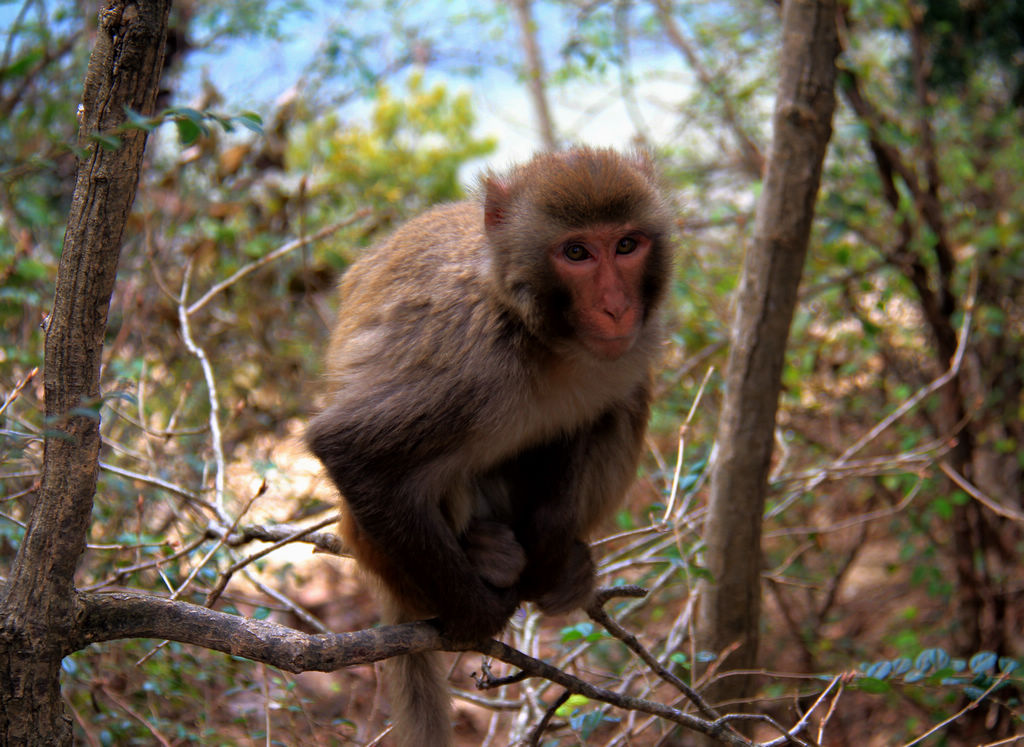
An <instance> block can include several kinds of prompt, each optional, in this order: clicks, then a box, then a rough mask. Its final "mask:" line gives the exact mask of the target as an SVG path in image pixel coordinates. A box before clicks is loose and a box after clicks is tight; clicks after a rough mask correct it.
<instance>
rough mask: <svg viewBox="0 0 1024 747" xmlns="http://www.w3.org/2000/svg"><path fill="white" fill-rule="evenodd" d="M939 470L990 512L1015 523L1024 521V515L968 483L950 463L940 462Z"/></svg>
mask: <svg viewBox="0 0 1024 747" xmlns="http://www.w3.org/2000/svg"><path fill="white" fill-rule="evenodd" d="M939 469H941V470H942V471H943V472H944V473H945V475H946V477H948V478H949V479H950V480H952V481H953V482H955V483H956V484H957V485H958V486H959V487H960V488H962V489H963V490H964V492H966V493H967V494H968V495H969V496H971V497H972V498H973V499H974V500H976V501H977V502H978V503H980V504H981V505H983V506H984V507H985V508H987V509H988V510H989V511H992V512H993V513H995V514H998V515H999V516H1002V517H1003V518H1004V519H1012V520H1013V521H1024V513H1021V512H1020V511H1017V510H1016V509H1013V508H1009V507H1008V506H1004V505H1002V504H1001V503H999V502H998V501H996V500H994V499H992V498H990V497H989V496H987V495H985V494H984V493H983V492H981V491H980V490H979V489H978V488H977V487H975V486H974V485H972V484H971V483H970V482H968V481H967V478H966V477H964V476H963V475H961V474H960V473H959V472H957V471H956V469H955V468H954V467H953V465H951V464H950V463H949V462H946V461H942V462H939Z"/></svg>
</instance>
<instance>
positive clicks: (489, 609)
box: [439, 581, 519, 643]
mask: <svg viewBox="0 0 1024 747" xmlns="http://www.w3.org/2000/svg"><path fill="white" fill-rule="evenodd" d="M475 586H478V588H477V589H472V590H471V589H469V588H465V589H459V590H457V593H458V595H459V603H458V607H457V608H456V609H452V610H450V611H445V610H442V611H441V619H440V621H439V627H440V628H441V635H443V636H445V637H446V638H450V639H451V640H453V641H458V642H461V643H475V642H477V641H480V640H483V639H484V638H490V637H491V636H493V635H497V634H498V633H500V632H501V629H502V628H504V627H505V624H506V623H508V619H509V618H510V617H512V613H513V612H515V611H516V607H518V606H519V597H518V595H517V594H516V591H515V590H514V589H498V588H495V587H493V586H491V585H489V584H487V583H485V582H484V581H480V582H479V584H478V585H475ZM455 591H456V590H453V592H455Z"/></svg>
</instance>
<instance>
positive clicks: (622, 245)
mask: <svg viewBox="0 0 1024 747" xmlns="http://www.w3.org/2000/svg"><path fill="white" fill-rule="evenodd" d="M634 251H636V239H634V238H632V237H630V236H623V237H622V238H621V239H619V243H618V244H616V246H615V253H616V254H632V253H633V252H634Z"/></svg>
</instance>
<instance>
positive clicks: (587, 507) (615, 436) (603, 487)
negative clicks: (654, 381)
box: [521, 385, 650, 613]
mask: <svg viewBox="0 0 1024 747" xmlns="http://www.w3.org/2000/svg"><path fill="white" fill-rule="evenodd" d="M649 401H650V395H649V391H648V387H647V386H646V385H643V386H640V387H638V388H637V389H636V390H635V391H634V392H633V393H632V394H631V396H630V397H629V398H628V399H626V400H625V401H623V402H621V403H619V404H617V405H616V406H614V407H613V408H611V409H610V410H608V411H606V412H605V413H604V414H602V415H601V416H600V417H599V418H597V420H596V421H594V422H593V423H592V424H590V425H588V426H587V427H585V428H581V429H580V430H579V431H578V432H576V433H575V434H573V435H572V436H571V437H570V438H569V440H568V443H566V444H564V445H563V446H562V449H564V451H563V450H562V449H559V451H561V454H560V455H559V456H558V457H557V461H558V464H559V470H558V471H557V472H556V473H555V474H554V475H552V477H553V478H554V479H551V480H550V481H549V483H548V484H547V485H544V486H536V487H535V495H537V496H538V498H539V500H538V503H537V504H536V505H535V507H534V508H533V510H532V511H531V512H530V513H529V516H528V523H527V524H526V525H525V527H524V528H523V530H521V534H522V537H523V542H524V544H525V545H526V553H527V558H528V563H527V567H526V569H525V571H524V572H523V575H522V591H523V598H525V599H532V600H534V601H536V602H537V603H538V604H539V605H540V607H541V609H543V610H544V611H545V612H548V613H559V612H565V611H567V610H570V609H573V608H575V607H580V606H583V605H585V604H586V603H587V602H588V601H589V599H590V595H591V593H592V591H593V587H594V583H595V579H594V571H595V568H594V562H593V559H592V558H591V554H590V548H589V547H588V545H587V539H588V538H589V536H590V534H591V532H593V531H594V530H595V529H596V528H597V526H598V525H599V524H600V523H601V522H602V521H603V520H604V519H605V518H606V517H607V516H608V515H609V514H610V513H611V512H612V511H614V510H615V508H616V507H617V506H618V505H619V504H620V503H621V501H622V498H623V496H624V495H625V493H626V491H627V490H628V488H629V486H630V484H631V483H632V482H633V479H634V477H635V475H636V468H637V464H638V462H639V459H640V453H641V448H642V446H643V435H644V431H645V429H646V425H647V418H648V414H649Z"/></svg>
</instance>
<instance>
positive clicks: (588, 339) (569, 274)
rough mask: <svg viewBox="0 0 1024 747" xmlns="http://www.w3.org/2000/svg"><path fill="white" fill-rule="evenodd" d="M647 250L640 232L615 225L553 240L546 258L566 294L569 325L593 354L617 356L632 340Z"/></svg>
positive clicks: (639, 311)
mask: <svg viewBox="0 0 1024 747" xmlns="http://www.w3.org/2000/svg"><path fill="white" fill-rule="evenodd" d="M650 251H651V240H650V238H648V237H647V235H646V234H644V233H643V232H642V231H639V230H637V229H633V228H630V227H629V226H619V225H608V226H596V227H593V228H588V229H586V230H583V231H574V232H573V233H571V234H569V235H567V236H566V237H565V238H564V239H562V240H561V241H559V242H557V243H556V244H555V247H554V248H553V250H552V253H551V259H552V262H553V264H554V268H555V272H556V274H557V275H558V277H559V278H560V279H561V281H562V282H563V283H564V284H565V286H566V287H567V288H568V289H569V292H570V294H571V296H572V309H571V310H570V317H571V321H572V324H573V328H574V329H575V331H576V334H577V336H578V337H579V340H580V342H582V343H583V345H584V346H585V347H586V348H587V349H588V350H590V351H591V352H592V353H593V354H594V355H597V356H599V357H601V358H608V359H614V358H618V357H620V356H622V355H624V354H625V353H626V352H627V351H629V349H630V348H631V347H633V343H635V342H636V339H637V336H638V335H639V334H640V327H641V325H642V324H643V319H644V309H643V277H644V267H645V265H646V264H647V257H648V254H650Z"/></svg>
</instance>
